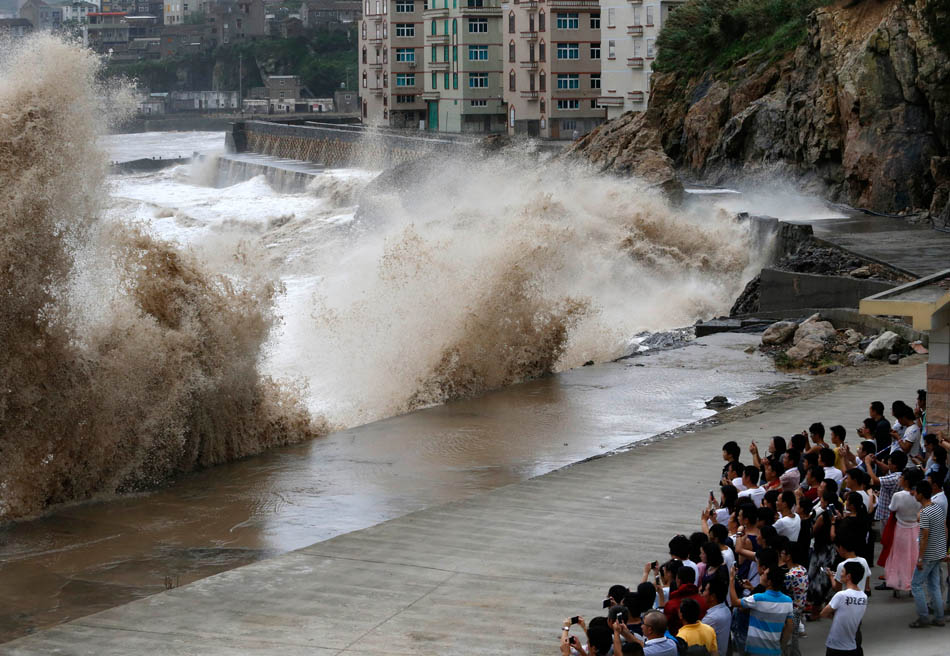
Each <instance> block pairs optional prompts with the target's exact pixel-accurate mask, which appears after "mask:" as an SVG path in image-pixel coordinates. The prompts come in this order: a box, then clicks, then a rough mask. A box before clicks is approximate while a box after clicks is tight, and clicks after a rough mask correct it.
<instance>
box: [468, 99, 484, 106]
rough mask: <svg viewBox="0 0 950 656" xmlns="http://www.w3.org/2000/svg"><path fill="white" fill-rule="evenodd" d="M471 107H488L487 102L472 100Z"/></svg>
mask: <svg viewBox="0 0 950 656" xmlns="http://www.w3.org/2000/svg"><path fill="white" fill-rule="evenodd" d="M471 103H472V107H488V101H487V100H472V101H471Z"/></svg>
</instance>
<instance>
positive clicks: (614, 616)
mask: <svg viewBox="0 0 950 656" xmlns="http://www.w3.org/2000/svg"><path fill="white" fill-rule="evenodd" d="M917 397H918V398H917V402H916V405H915V407H913V408H912V407H910V406H908V405H906V404H905V403H903V402H901V401H895V402H894V403H893V405H892V406H891V409H890V410H891V415H892V417H893V421H891V420H888V419H887V418H886V417H885V408H884V405H883V403H881V402H879V401H875V402H873V403H871V404H870V408H869V413H868V414H869V416H868V418H867V419H865V420H864V422H863V424H862V425H861V426H860V427H857V429H856V431H855V432H856V434H857V438H858V440H857V443H856V444H854V446H853V447H852V444H851V443H849V442H848V431H847V429H845V428H844V427H843V426H840V425H836V426H832V427H831V428H830V429H828V430H827V431H826V430H825V427H824V425H823V424H821V423H817V422H816V423H814V424H812V425H811V426H809V427H808V429H807V430H805V431H802V433H800V434H797V435H793V436H791V437H789V438H788V439H786V438H784V437H781V436H775V437H773V438H772V439H771V440H770V442H769V445H768V448H767V451H766V453H761V452H760V450H759V446H758V445H757V444H756V443H755V442H754V441H753V442H752V443H751V444H750V445H749V446H748V449H747V458H746V461H745V463H743V462H742V458H743V450H742V448H741V447H740V446H739V445H738V444H737V443H736V442H727V443H726V444H724V445H723V447H722V458H723V460H724V461H725V463H724V465H723V467H722V471H721V473H720V475H719V477H718V478H719V480H718V485H717V487H716V488H714V489H713V490H710V492H709V498H708V500H707V503H706V507H705V508H704V509H703V511H702V513H701V517H700V521H699V523H698V528H699V530H697V531H696V532H694V533H692V534H691V535H689V536H686V535H676V536H674V537H673V538H672V539H671V540H670V541H669V545H668V547H669V554H668V556H667V557H664V558H663V559H660V560H657V561H653V562H651V563H647V564H646V565H645V566H644V568H643V576H642V579H641V580H640V582H639V584H638V585H636V586H635V587H633V586H631V587H628V586H626V585H622V584H617V585H614V586H612V587H611V588H610V589H609V590H608V591H607V596H606V599H604V600H603V604H602V606H603V609H604V611H605V612H604V614H603V615H601V616H598V617H593V618H592V619H590V620H589V621H585V619H584V617H582V616H577V617H572V618H568V619H565V620H564V625H563V627H562V631H561V645H560V648H561V653H562V655H563V656H611V655H613V656H620V655H621V654H626V655H631V654H632V655H637V656H639V655H641V654H644V655H646V656H679V655H681V654H692V655H695V656H702V655H707V656H726V655H727V654H737V655H738V654H742V655H744V654H748V655H750V656H799V655H800V654H801V649H802V644H803V643H802V641H803V640H805V639H807V630H806V627H807V624H808V623H809V622H816V621H820V620H821V619H830V620H831V627H830V630H829V633H828V637H827V640H826V641H825V645H824V650H825V653H826V654H827V656H844V655H848V656H852V655H854V656H861V655H863V650H862V636H861V623H862V619H863V617H864V613H865V611H866V610H867V605H868V603H869V598H870V597H871V595H872V594H873V593H875V592H877V593H879V594H892V595H893V596H896V597H902V596H907V593H908V592H909V593H910V596H911V597H913V601H914V605H915V611H916V613H915V614H916V617H915V618H914V619H913V621H911V622H910V623H909V626H910V628H913V629H923V628H929V627H942V626H944V612H945V608H946V605H947V572H946V571H945V568H944V566H943V563H944V562H947V561H948V557H947V553H948V545H947V496H946V494H947V492H948V491H950V479H948V465H950V463H948V459H947V454H948V452H950V442H948V440H947V434H946V432H945V431H937V430H933V429H934V428H935V427H932V426H928V424H927V416H926V413H927V410H926V392H925V391H923V390H920V391H918V393H917ZM932 430H933V432H931V431H932ZM717 489H718V492H717ZM876 545H879V547H880V548H879V549H876ZM875 554H877V559H876V560H875V558H874V556H875ZM875 567H877V568H878V569H877V570H875V569H874V568H875ZM875 572H877V575H875ZM908 619H909V618H908ZM574 625H577V627H578V630H576V631H574V632H573V634H572V628H573V627H574ZM818 651H819V649H818V645H812V646H811V647H810V648H809V649H808V650H807V652H808V653H818Z"/></svg>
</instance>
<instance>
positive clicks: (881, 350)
mask: <svg viewBox="0 0 950 656" xmlns="http://www.w3.org/2000/svg"><path fill="white" fill-rule="evenodd" d="M900 343H901V336H900V335H898V334H897V333H895V332H891V331H890V330H888V331H885V332H883V333H881V334H880V335H879V336H878V337H877V338H876V339H875V340H874V341H873V342H871V343H870V344H868V347H867V348H866V349H864V355H866V356H867V357H869V358H874V359H875V360H883V359H884V358H886V357H887V356H889V355H890V354H891V353H893V352H894V350H895V349H896V348H897V347H898V346H899V345H900Z"/></svg>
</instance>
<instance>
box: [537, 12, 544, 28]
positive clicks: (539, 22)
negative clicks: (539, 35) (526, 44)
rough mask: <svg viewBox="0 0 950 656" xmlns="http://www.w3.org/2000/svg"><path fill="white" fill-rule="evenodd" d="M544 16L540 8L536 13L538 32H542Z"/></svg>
mask: <svg viewBox="0 0 950 656" xmlns="http://www.w3.org/2000/svg"><path fill="white" fill-rule="evenodd" d="M544 18H545V16H544V10H543V9H542V10H541V13H540V14H538V31H539V32H543V31H544Z"/></svg>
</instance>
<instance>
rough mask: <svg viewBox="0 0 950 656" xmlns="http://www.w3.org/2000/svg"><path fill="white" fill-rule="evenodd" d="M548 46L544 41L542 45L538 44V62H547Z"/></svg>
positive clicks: (542, 40)
mask: <svg viewBox="0 0 950 656" xmlns="http://www.w3.org/2000/svg"><path fill="white" fill-rule="evenodd" d="M547 51H548V49H547V46H546V45H545V43H544V39H541V43H539V44H538V61H546V60H547Z"/></svg>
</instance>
